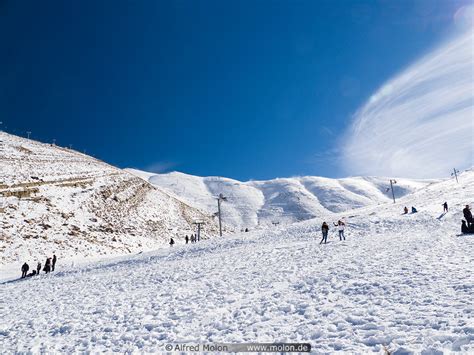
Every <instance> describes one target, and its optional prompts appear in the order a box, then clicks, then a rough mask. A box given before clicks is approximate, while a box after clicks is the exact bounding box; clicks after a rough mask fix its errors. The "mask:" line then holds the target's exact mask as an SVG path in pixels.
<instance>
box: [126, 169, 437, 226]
mask: <svg viewBox="0 0 474 355" xmlns="http://www.w3.org/2000/svg"><path fill="white" fill-rule="evenodd" d="M126 170H128V171H129V172H131V173H132V174H134V175H137V176H139V177H141V178H142V179H144V180H146V181H149V182H150V183H151V184H153V185H154V186H157V187H159V188H161V189H163V190H164V191H167V192H168V193H170V194H172V195H174V196H175V197H177V198H179V199H181V200H183V201H185V202H186V203H188V204H190V205H191V206H195V207H197V208H199V209H201V210H203V211H206V212H208V213H215V212H217V199H216V198H217V196H219V194H223V195H224V196H225V197H226V198H227V200H226V201H225V202H223V203H222V204H221V210H222V220H223V221H224V226H225V227H226V228H228V229H231V230H232V229H234V230H237V231H238V230H243V229H245V228H256V227H257V228H260V227H264V228H265V227H268V226H271V225H273V224H289V223H293V222H298V221H304V220H308V219H311V218H314V217H319V216H321V215H328V214H337V213H340V212H344V211H349V210H353V209H355V208H360V207H367V206H374V205H378V204H384V203H387V202H390V201H391V199H392V193H391V191H389V190H387V189H388V188H389V187H390V182H389V180H390V179H389V178H381V177H351V178H344V179H329V178H324V177H318V176H305V177H293V178H284V179H274V180H268V181H248V182H241V181H238V180H233V179H229V178H224V177H217V176H210V177H199V176H193V175H187V174H183V173H179V172H172V173H168V174H152V173H147V172H143V171H140V170H134V169H126ZM396 181H397V183H396V184H395V185H394V192H395V196H396V197H397V198H400V197H403V196H406V195H408V194H410V193H413V192H415V191H417V190H419V189H421V188H423V187H426V186H428V185H430V184H432V183H434V182H439V180H428V179H426V180H413V179H411V180H410V179H403V178H400V179H396Z"/></svg>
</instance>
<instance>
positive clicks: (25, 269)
mask: <svg viewBox="0 0 474 355" xmlns="http://www.w3.org/2000/svg"><path fill="white" fill-rule="evenodd" d="M29 269H30V266H29V265H28V264H27V263H24V264H23V266H22V267H21V278H22V279H24V278H25V277H26V274H27V273H28V270H29Z"/></svg>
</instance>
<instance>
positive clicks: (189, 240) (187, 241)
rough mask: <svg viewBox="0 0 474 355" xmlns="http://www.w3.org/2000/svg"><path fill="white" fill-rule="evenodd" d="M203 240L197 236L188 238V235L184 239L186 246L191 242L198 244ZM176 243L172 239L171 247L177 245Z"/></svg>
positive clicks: (193, 235) (192, 235)
mask: <svg viewBox="0 0 474 355" xmlns="http://www.w3.org/2000/svg"><path fill="white" fill-rule="evenodd" d="M200 240H201V238H200V237H199V236H198V235H197V234H191V236H188V235H186V236H185V237H184V241H185V242H186V244H188V243H189V242H191V243H197V242H199V241H200ZM175 243H176V242H175V241H174V239H173V238H170V243H169V244H170V246H171V247H172V246H173V245H175Z"/></svg>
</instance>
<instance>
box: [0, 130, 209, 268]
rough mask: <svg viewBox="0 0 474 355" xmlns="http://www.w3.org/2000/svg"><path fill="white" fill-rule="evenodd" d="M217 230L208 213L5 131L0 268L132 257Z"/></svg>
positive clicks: (0, 140) (0, 158) (0, 152)
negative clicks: (49, 258)
mask: <svg viewBox="0 0 474 355" xmlns="http://www.w3.org/2000/svg"><path fill="white" fill-rule="evenodd" d="M197 220H202V221H204V222H205V223H206V224H205V226H204V231H203V236H204V237H205V238H207V237H209V236H211V235H212V234H213V233H215V232H216V231H217V228H216V224H215V222H214V220H213V219H211V218H210V217H209V215H208V214H205V213H203V212H201V211H200V210H198V209H196V208H192V207H190V206H189V205H187V204H186V203H184V202H183V201H180V200H177V199H176V198H174V197H172V196H170V195H169V194H167V193H166V192H164V191H163V190H161V189H159V188H157V187H154V186H152V185H151V184H149V183H148V182H146V181H143V180H142V179H140V178H137V177H136V176H134V175H132V174H130V173H128V172H125V171H123V170H120V169H118V168H115V167H113V166H110V165H108V164H105V163H103V162H101V161H99V160H97V159H94V158H92V157H90V156H87V155H84V154H81V153H78V152H76V151H74V150H70V149H66V148H62V147H59V146H55V145H51V144H43V143H39V142H36V141H33V140H28V139H24V138H20V137H17V136H13V135H10V134H7V133H4V132H0V265H1V264H6V263H8V262H11V261H16V260H24V259H30V260H31V258H33V259H36V258H38V259H43V256H44V255H47V254H50V253H52V252H56V253H58V254H60V255H61V257H76V256H77V257H84V256H97V255H104V254H121V253H128V252H135V251H140V250H146V249H151V248H156V247H159V246H160V245H165V244H166V243H167V242H168V240H169V238H170V237H171V236H173V237H175V236H178V235H179V236H182V235H183V234H186V233H188V234H190V233H191V232H192V231H194V230H195V226H194V225H193V222H195V221H197Z"/></svg>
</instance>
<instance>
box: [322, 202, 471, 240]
mask: <svg viewBox="0 0 474 355" xmlns="http://www.w3.org/2000/svg"><path fill="white" fill-rule="evenodd" d="M442 206H443V213H447V212H448V210H449V208H448V203H447V202H444V203H443V204H442ZM403 211H404V214H407V213H408V207H406V206H405V208H404V209H403ZM417 212H418V211H417V209H416V208H415V207H413V206H412V208H411V213H417ZM462 212H463V215H464V219H463V220H462V225H461V232H462V233H464V234H474V219H473V217H472V213H471V208H470V207H469V205H466V207H465V208H464V209H463V210H462ZM334 226H336V227H337V231H338V233H339V240H341V241H342V240H346V237H345V235H344V229H345V227H346V224H345V223H344V221H343V220H342V219H340V220H338V221H337V223H334ZM321 233H322V235H323V237H322V239H321V241H320V242H319V244H323V243H324V244H326V243H327V239H328V234H329V225H328V224H327V223H326V222H323V224H322V226H321Z"/></svg>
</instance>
